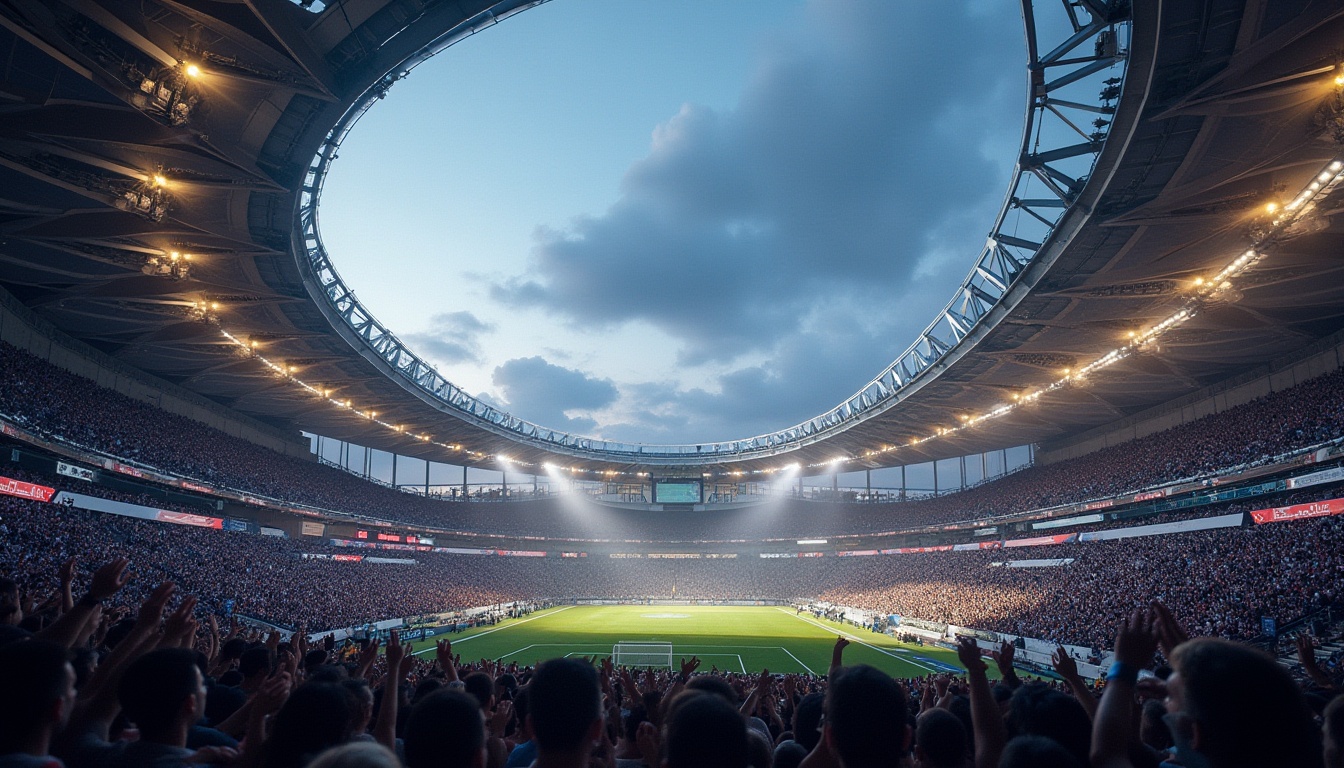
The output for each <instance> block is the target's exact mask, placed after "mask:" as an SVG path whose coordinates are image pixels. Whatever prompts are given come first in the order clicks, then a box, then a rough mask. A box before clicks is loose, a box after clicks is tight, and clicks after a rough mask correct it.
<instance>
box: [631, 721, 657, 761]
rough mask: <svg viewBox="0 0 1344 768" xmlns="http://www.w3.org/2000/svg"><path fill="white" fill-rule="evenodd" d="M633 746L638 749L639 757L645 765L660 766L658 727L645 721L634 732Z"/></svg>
mask: <svg viewBox="0 0 1344 768" xmlns="http://www.w3.org/2000/svg"><path fill="white" fill-rule="evenodd" d="M635 744H636V745H637V746H638V747H639V754H640V757H643V758H644V764H645V765H661V764H662V756H661V754H660V752H661V745H660V744H659V739H658V727H657V726H655V725H654V724H653V723H651V722H649V721H648V720H645V721H644V722H642V723H640V724H639V728H638V729H637V730H636V731H635Z"/></svg>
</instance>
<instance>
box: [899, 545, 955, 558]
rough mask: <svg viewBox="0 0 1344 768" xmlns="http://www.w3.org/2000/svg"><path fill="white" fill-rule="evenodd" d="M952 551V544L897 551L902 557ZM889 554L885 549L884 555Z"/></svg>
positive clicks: (906, 548)
mask: <svg viewBox="0 0 1344 768" xmlns="http://www.w3.org/2000/svg"><path fill="white" fill-rule="evenodd" d="M951 551H952V545H951V544H942V545H939V546H936V547H901V548H900V549H897V550H895V552H896V553H898V554H902V555H918V554H922V553H924V552H951ZM888 553H889V551H888V550H885V549H884V550H882V554H884V555H885V554H888Z"/></svg>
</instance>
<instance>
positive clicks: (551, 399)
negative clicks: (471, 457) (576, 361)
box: [492, 357, 619, 433]
mask: <svg viewBox="0 0 1344 768" xmlns="http://www.w3.org/2000/svg"><path fill="white" fill-rule="evenodd" d="M492 379H493V381H494V384H495V386H496V387H498V388H499V390H500V392H501V393H502V395H503V397H504V399H505V400H507V401H508V402H509V403H511V404H515V405H514V408H513V411H512V412H513V413H515V414H517V415H519V416H522V417H523V418H526V419H527V420H528V421H531V422H534V423H536V424H539V425H541V426H544V427H549V428H551V429H558V430H563V431H566V432H579V433H588V432H591V431H592V430H594V429H595V428H596V427H597V421H596V420H595V419H593V418H591V417H589V416H585V415H571V413H574V412H578V414H583V413H587V412H591V411H596V410H600V409H602V408H605V407H607V406H609V405H611V404H612V403H614V402H615V401H616V399H617V397H618V395H619V392H618V391H617V389H616V385H615V384H613V383H612V382H611V380H610V379H598V378H593V377H590V376H588V375H586V374H584V373H583V372H582V371H577V370H574V369H572V368H564V367H562V366H559V365H553V364H551V363H549V362H547V361H546V359H545V358H542V357H521V358H515V359H512V360H509V361H507V362H505V363H504V364H503V365H500V366H499V367H497V368H495V371H494V375H493V376H492Z"/></svg>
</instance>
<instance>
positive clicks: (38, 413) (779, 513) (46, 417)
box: [0, 342, 1344, 541]
mask: <svg viewBox="0 0 1344 768" xmlns="http://www.w3.org/2000/svg"><path fill="white" fill-rule="evenodd" d="M0 414H5V415H7V416H9V417H11V418H14V419H15V420H17V421H19V422H21V423H22V424H24V425H26V426H28V427H30V428H33V429H36V430H38V431H40V432H43V433H45V434H49V435H52V436H54V437H57V438H59V439H62V440H65V441H68V442H71V443H74V444H76V445H80V446H84V447H86V448H90V449H94V450H97V451H101V452H104V453H107V454H111V455H115V456H119V457H123V458H127V459H131V460H134V461H138V462H141V463H144V464H147V465H150V466H153V467H157V468H160V469H162V470H165V471H168V472H174V473H179V474H182V475H186V476H189V477H194V478H198V479H202V480H206V481H209V482H212V483H216V484H218V485H221V486H224V487H228V488H235V489H240V490H245V491H249V492H253V493H257V494H261V495H266V496H270V497H273V498H278V499H282V500H285V501H288V502H292V503H296V504H304V505H311V506H316V507H321V508H325V509H331V510H336V511H340V512H347V513H354V514H359V515H366V516H371V517H376V518H379V519H383V520H391V521H399V522H406V523H412V524H418V525H430V526H438V527H443V528H447V529H450V530H460V531H473V532H484V533H499V534H507V535H533V536H548V537H572V538H601V539H630V540H650V539H654V540H667V541H674V540H680V539H685V538H687V531H695V535H696V537H697V538H699V539H708V540H729V539H744V538H746V539H761V538H768V537H777V538H789V537H812V536H838V535H841V534H845V533H864V532H874V531H886V530H893V529H900V528H906V527H914V526H919V525H933V524H939V523H946V522H952V521H963V520H973V519H981V518H985V517H993V516H996V515H1004V514H1009V513H1015V512H1022V511H1028V510H1032V509H1038V508H1042V507H1048V506H1053V505H1058V504H1064V503H1072V502H1079V501H1084V500H1088V499H1094V498H1100V497H1105V496H1111V495H1115V494H1119V493H1124V492H1128V491H1135V490H1139V489H1143V488H1146V487H1150V486H1153V485H1155V484H1159V483H1163V482H1170V481H1173V480H1179V479H1183V478H1189V477H1192V476H1196V475H1201V474H1205V473H1209V472H1214V471H1218V470H1223V469H1228V468H1233V467H1239V466H1243V465H1247V464H1254V463H1257V462H1260V461H1263V460H1265V459H1267V458H1269V457H1273V456H1276V455H1280V454H1283V453H1285V452H1287V451H1291V450H1293V449H1296V448H1301V447H1304V446H1309V445H1315V444H1318V443H1321V442H1323V441H1326V440H1330V439H1333V438H1335V437H1338V436H1339V435H1341V434H1344V371H1337V372H1334V373H1331V374H1327V375H1324V376H1320V377H1318V378H1315V379H1312V380H1310V381H1307V382H1304V383H1302V384H1299V385H1297V386H1295V387H1293V388H1291V389H1286V390H1282V391H1280V392H1276V393H1274V394H1272V395H1268V396H1266V397H1263V398H1260V399H1258V400H1255V401H1253V402H1250V403H1247V404H1244V405H1241V406H1238V407H1236V408H1232V409H1229V410H1226V411H1223V412H1221V413H1218V414H1213V415H1210V416H1206V417H1204V418H1202V419H1199V420H1197V421H1193V422H1189V423H1187V424H1183V425H1181V426H1178V427H1174V428H1172V429H1169V430H1166V431H1164V432H1162V433H1159V434H1156V435H1151V436H1148V437H1145V438H1141V439H1138V440H1135V441H1131V442H1129V443H1126V444H1124V445H1119V446H1114V447H1111V448H1107V449H1103V450H1100V451H1096V452H1094V453H1091V454H1088V455H1087V456H1083V457H1079V458H1076V459H1071V460H1067V461H1062V462H1058V463H1054V464H1049V465H1039V466H1033V467H1029V468H1027V469H1024V470H1021V471H1019V472H1015V473H1013V474H1011V475H1008V476H1006V477H1003V478H1001V479H998V480H995V481H992V482H988V483H984V484H981V485H979V486H977V487H974V488H971V489H968V490H966V491H962V492H959V493H952V494H947V495H944V496H939V497H936V498H932V499H922V500H917V501H908V502H894V503H879V504H826V505H825V507H824V509H825V513H824V514H818V505H817V504H816V503H813V502H804V501H794V500H781V501H779V502H777V503H774V504H771V505H767V506H765V507H760V508H755V509H744V510H735V511H722V510H720V511H714V512H707V513H696V512H686V513H681V514H680V515H678V516H675V517H674V516H661V515H654V514H643V515H641V514H638V513H631V512H629V511H627V510H612V509H607V508H603V507H599V506H596V505H587V506H588V509H587V511H586V512H585V513H584V514H583V515H581V516H580V515H575V514H573V513H571V512H567V510H568V509H569V508H568V507H567V506H566V505H564V504H561V503H560V502H558V501H555V500H549V501H547V500H542V501H527V502H520V503H516V504H503V503H501V504H475V503H467V502H460V501H459V502H454V501H443V500H439V499H435V498H425V497H422V496H418V495H415V494H408V493H404V492H400V491H396V490H393V489H391V488H386V487H382V486H378V485H374V484H372V483H369V482H366V481H364V480H362V479H360V478H358V477H356V476H354V475H351V474H350V473H347V472H344V471H342V470H340V469H337V468H334V467H328V466H323V465H321V464H318V463H317V462H313V461H306V460H303V459H300V458H296V457H292V456H285V455H281V454H278V453H275V452H273V451H269V450H266V449H262V448H260V447H258V446H256V445H254V444H252V443H249V442H246V441H244V440H242V439H240V438H236V437H232V436H230V435H227V434H224V433H222V432H219V431H217V430H214V429H211V428H209V427H206V426H204V425H202V424H200V423H198V422H195V421H192V420H190V419H187V418H185V417H182V416H177V415H175V414H171V413H168V412H166V411H163V410H161V409H158V408H155V407H154V406H152V405H150V404H148V403H143V402H140V401H138V400H133V399H131V398H128V397H125V396H123V395H121V394H118V393H116V392H113V391H111V390H108V389H104V388H101V387H99V386H97V385H96V384H95V383H94V382H93V381H91V380H89V379H84V378H81V377H79V376H76V375H74V374H71V373H69V372H67V371H65V370H63V369H60V368H57V367H55V366H52V365H50V364H49V363H46V362H44V361H42V360H39V359H38V358H35V357H33V356H32V355H29V354H27V353H26V352H22V351H20V350H18V349H16V348H14V347H12V346H10V345H8V344H5V343H3V342H0ZM168 436H171V439H169V438H168Z"/></svg>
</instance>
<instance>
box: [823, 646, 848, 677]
mask: <svg viewBox="0 0 1344 768" xmlns="http://www.w3.org/2000/svg"><path fill="white" fill-rule="evenodd" d="M847 647H849V639H848V638H846V637H845V636H844V635H838V636H837V637H836V638H835V646H834V647H833V648H831V667H830V669H828V670H826V679H827V680H834V679H835V676H836V675H837V674H839V672H840V670H841V669H843V668H844V666H845V648H847Z"/></svg>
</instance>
